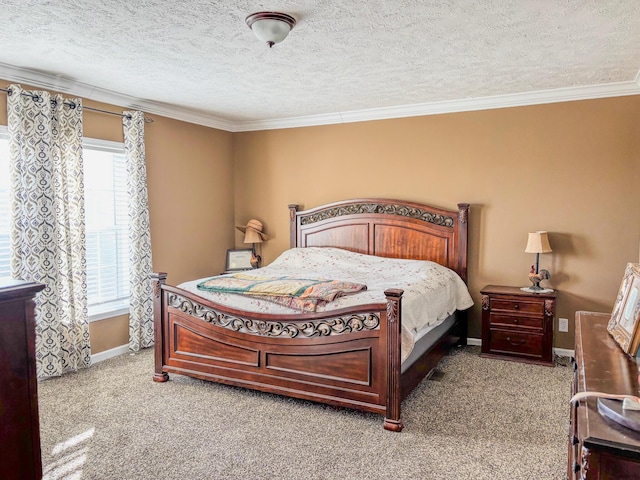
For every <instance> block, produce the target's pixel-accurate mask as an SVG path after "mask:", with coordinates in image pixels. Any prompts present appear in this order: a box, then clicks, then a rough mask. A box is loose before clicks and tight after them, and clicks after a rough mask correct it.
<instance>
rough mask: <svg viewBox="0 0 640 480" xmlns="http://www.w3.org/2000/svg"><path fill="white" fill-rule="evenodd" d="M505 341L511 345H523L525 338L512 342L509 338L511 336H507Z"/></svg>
mask: <svg viewBox="0 0 640 480" xmlns="http://www.w3.org/2000/svg"><path fill="white" fill-rule="evenodd" d="M507 342H509V343H510V344H511V345H514V346H518V345H524V343H525V340H518V341H517V342H514V341H513V340H511V337H507Z"/></svg>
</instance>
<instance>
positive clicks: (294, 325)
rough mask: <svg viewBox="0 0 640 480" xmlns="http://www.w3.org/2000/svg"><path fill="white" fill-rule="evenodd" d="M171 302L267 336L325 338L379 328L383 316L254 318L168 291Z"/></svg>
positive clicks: (225, 325) (191, 312)
mask: <svg viewBox="0 0 640 480" xmlns="http://www.w3.org/2000/svg"><path fill="white" fill-rule="evenodd" d="M168 304H169V306H171V307H173V308H177V309H178V310H181V311H183V312H185V313H187V314H189V315H191V316H193V317H195V318H200V319H201V320H204V321H205V322H208V323H211V324H213V325H217V326H219V327H222V328H226V329H229V330H233V331H234V332H242V333H249V334H252V335H263V336H267V337H289V338H296V337H306V338H312V337H326V336H330V335H342V334H346V333H353V332H361V331H364V330H377V329H379V328H380V315H378V314H377V313H375V312H369V313H362V314H356V313H353V314H349V315H345V316H338V317H335V318H328V319H322V320H316V321H308V322H305V323H298V322H273V321H265V320H255V319H250V318H243V317H239V316H234V315H229V314H226V313H224V312H219V311H217V310H215V309H213V308H209V307H206V306H204V305H200V304H198V303H195V302H193V301H191V300H190V299H188V298H185V297H182V296H181V295H178V294H175V293H170V294H169V296H168Z"/></svg>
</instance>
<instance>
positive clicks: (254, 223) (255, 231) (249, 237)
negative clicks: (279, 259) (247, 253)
mask: <svg viewBox="0 0 640 480" xmlns="http://www.w3.org/2000/svg"><path fill="white" fill-rule="evenodd" d="M236 228H237V229H238V230H240V231H241V232H242V233H244V241H243V242H244V243H250V244H251V266H252V267H253V268H258V267H260V261H261V260H262V258H261V257H260V255H258V254H257V253H256V243H262V242H264V241H266V240H269V237H267V235H265V234H264V232H263V231H262V229H263V227H262V222H261V221H260V220H256V219H255V218H252V219H251V220H249V221H248V222H247V224H246V225H245V226H244V227H240V226H236Z"/></svg>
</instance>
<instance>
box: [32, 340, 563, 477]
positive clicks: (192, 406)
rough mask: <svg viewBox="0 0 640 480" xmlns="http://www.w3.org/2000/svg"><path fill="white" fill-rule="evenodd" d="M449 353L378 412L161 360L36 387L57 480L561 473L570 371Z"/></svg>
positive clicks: (47, 463) (46, 460) (123, 359)
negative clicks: (191, 371) (250, 386)
mask: <svg viewBox="0 0 640 480" xmlns="http://www.w3.org/2000/svg"><path fill="white" fill-rule="evenodd" d="M560 363H562V365H559V366H556V367H555V368H549V367H541V366H533V365H526V364H522V363H515V362H507V361H501V360H490V359H484V358H480V357H479V349H478V347H467V348H464V349H458V350H455V351H453V352H452V353H451V354H450V355H448V356H447V357H445V358H444V359H443V360H442V362H441V363H440V365H439V367H438V371H437V372H436V374H435V375H434V376H433V378H432V379H431V380H425V381H423V382H422V383H421V384H420V385H419V386H418V387H417V388H416V390H415V391H414V392H413V393H412V394H411V395H410V396H409V398H407V400H406V401H405V402H404V403H403V404H402V409H403V414H402V418H403V420H404V424H405V429H404V430H403V431H402V433H399V434H398V433H392V432H387V431H385V430H383V428H382V417H381V416H378V415H374V414H368V413H362V412H354V411H351V410H335V409H333V408H331V407H327V406H323V405H318V404H314V403H311V402H306V401H301V400H292V399H286V398H283V397H279V396H276V395H270V394H264V393H259V392H251V391H248V390H244V389H240V388H235V387H229V386H224V385H217V384H211V383H207V382H203V381H200V380H195V379H190V378H186V377H181V376H179V375H171V378H170V381H169V382H167V383H164V384H159V383H154V382H153V381H152V380H151V376H152V373H153V352H152V351H151V350H147V351H144V352H142V353H140V354H138V355H123V356H120V357H118V358H114V359H111V360H108V361H105V362H103V363H100V364H98V365H95V366H93V367H91V368H89V369H86V370H83V371H81V372H79V373H74V374H69V375H66V376H64V377H61V378H57V379H51V380H46V381H43V382H41V383H40V384H39V386H38V388H39V401H40V423H41V430H42V454H43V464H44V469H45V478H48V479H63V478H65V479H80V478H82V479H154V480H162V479H340V480H347V479H367V480H373V479H389V478H402V479H434V480H437V479H487V480H500V479H505V480H506V479H508V480H517V479H527V480H542V479H544V480H552V479H562V478H564V476H565V469H566V453H567V444H566V441H567V438H566V432H567V423H568V399H569V393H570V382H571V369H570V368H568V366H567V365H566V363H567V362H566V361H564V362H560Z"/></svg>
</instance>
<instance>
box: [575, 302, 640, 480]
mask: <svg viewBox="0 0 640 480" xmlns="http://www.w3.org/2000/svg"><path fill="white" fill-rule="evenodd" d="M610 318H611V314H610V313H594V312H576V325H575V340H576V345H575V363H574V367H575V374H574V380H573V385H572V392H571V393H572V396H573V394H575V393H578V392H586V391H591V392H604V393H611V394H621V395H635V396H638V364H637V362H636V360H635V359H634V358H632V357H630V356H628V355H626V354H625V353H624V352H623V351H622V349H621V348H620V347H619V346H618V344H617V343H616V342H615V341H614V340H613V337H611V335H610V334H609V332H607V323H608V322H609V319H610ZM567 476H568V478H569V479H571V480H573V479H583V480H608V479H611V480H613V479H615V480H632V479H633V480H637V479H638V478H640V433H638V432H636V431H633V430H631V429H628V428H626V427H624V426H622V425H620V424H618V423H616V422H614V421H612V420H609V419H608V418H606V417H605V416H603V415H601V414H600V413H599V412H598V402H597V399H596V398H588V399H586V400H581V401H578V402H574V404H573V405H572V406H571V411H570V423H569V455H568V466H567Z"/></svg>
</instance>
